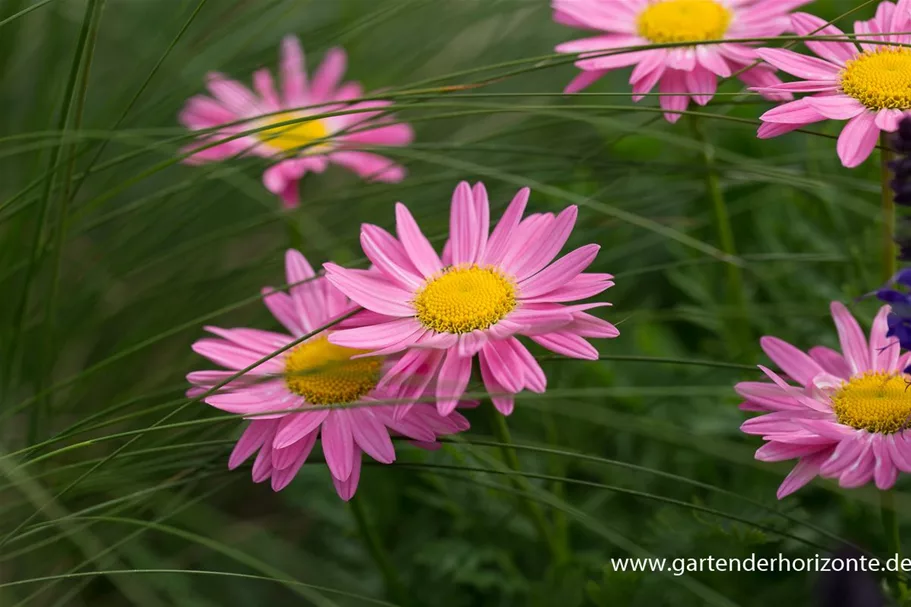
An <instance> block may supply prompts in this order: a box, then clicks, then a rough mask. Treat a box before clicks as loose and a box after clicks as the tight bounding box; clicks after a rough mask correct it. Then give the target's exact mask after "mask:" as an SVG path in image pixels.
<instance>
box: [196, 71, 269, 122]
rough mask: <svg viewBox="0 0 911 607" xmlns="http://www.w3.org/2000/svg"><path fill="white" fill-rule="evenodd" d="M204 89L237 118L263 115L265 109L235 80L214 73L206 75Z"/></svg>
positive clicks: (248, 90) (249, 91)
mask: <svg viewBox="0 0 911 607" xmlns="http://www.w3.org/2000/svg"><path fill="white" fill-rule="evenodd" d="M206 87H207V88H208V89H209V92H210V93H212V96H213V97H215V98H216V99H217V100H218V101H219V102H220V103H221V105H222V106H224V107H225V109H227V110H228V111H230V112H232V113H234V114H236V115H237V117H250V116H256V115H259V114H264V113H266V112H265V108H262V107H261V106H260V103H259V100H258V99H257V98H256V96H255V95H254V94H253V92H252V91H251V90H250V89H248V88H247V87H245V86H244V85H242V84H241V83H240V82H237V81H236V80H231V79H229V78H227V77H225V76H224V74H219V73H216V72H211V73H209V74H207V80H206Z"/></svg>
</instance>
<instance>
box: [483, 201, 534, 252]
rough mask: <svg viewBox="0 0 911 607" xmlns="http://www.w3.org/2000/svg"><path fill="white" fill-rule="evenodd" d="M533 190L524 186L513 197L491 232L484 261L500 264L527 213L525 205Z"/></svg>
mask: <svg viewBox="0 0 911 607" xmlns="http://www.w3.org/2000/svg"><path fill="white" fill-rule="evenodd" d="M530 194H531V190H529V189H528V188H522V189H520V190H519V191H518V192H516V195H515V196H514V197H513V199H512V201H511V202H510V203H509V206H508V207H507V208H506V211H504V213H503V216H502V217H501V218H500V221H498V222H497V225H496V227H495V228H494V229H493V232H491V234H490V238H489V239H488V240H487V250H486V251H485V253H484V260H483V261H484V263H489V264H498V263H500V261H501V260H502V258H503V255H504V254H505V253H506V251H507V250H508V246H509V244H510V241H511V240H512V234H513V232H514V231H515V230H516V228H517V227H518V225H519V222H520V221H521V220H522V214H523V213H525V205H526V204H527V203H528V197H529V195H530Z"/></svg>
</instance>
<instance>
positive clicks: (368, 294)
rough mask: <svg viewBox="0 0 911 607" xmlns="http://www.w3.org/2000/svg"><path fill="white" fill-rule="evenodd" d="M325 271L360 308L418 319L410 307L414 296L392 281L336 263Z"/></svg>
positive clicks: (336, 285) (331, 264)
mask: <svg viewBox="0 0 911 607" xmlns="http://www.w3.org/2000/svg"><path fill="white" fill-rule="evenodd" d="M323 267H324V268H325V270H326V277H327V278H328V279H329V282H331V283H332V284H333V285H334V286H335V287H336V288H337V289H338V290H339V291H341V292H342V293H344V294H345V295H347V296H348V297H350V298H351V299H352V300H353V301H354V302H356V303H357V304H358V305H360V306H363V307H364V308H367V309H368V310H372V311H373V312H376V313H378V314H385V315H387V316H394V317H410V316H413V315H414V308H413V307H412V306H411V305H410V304H409V303H407V302H409V301H410V300H411V299H412V294H411V293H409V292H408V291H405V290H404V289H402V288H400V287H397V286H395V285H393V283H392V282H390V281H388V280H383V279H381V278H378V277H377V275H376V274H375V273H370V272H368V271H366V270H349V269H345V268H343V267H341V266H337V265H335V264H334V263H326V264H324V265H323Z"/></svg>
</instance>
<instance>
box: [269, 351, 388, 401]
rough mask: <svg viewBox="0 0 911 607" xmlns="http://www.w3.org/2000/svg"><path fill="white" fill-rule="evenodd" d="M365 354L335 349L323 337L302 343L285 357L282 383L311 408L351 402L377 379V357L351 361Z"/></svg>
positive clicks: (379, 362)
mask: <svg viewBox="0 0 911 607" xmlns="http://www.w3.org/2000/svg"><path fill="white" fill-rule="evenodd" d="M366 352H367V351H366V350H356V349H354V348H345V347H343V346H336V345H335V344H331V343H329V340H328V338H326V337H317V338H316V339H311V340H310V341H305V342H304V343H302V344H301V345H299V346H297V347H296V348H294V349H293V350H291V352H290V353H289V354H288V355H287V356H286V357H285V383H287V385H288V389H289V390H291V391H292V392H294V393H295V394H299V395H300V396H303V397H304V398H305V399H306V401H307V403H308V404H311V405H340V404H344V403H352V402H355V401H357V400H358V399H359V398H361V397H362V396H364V395H365V394H367V393H368V392H370V391H371V390H373V389H374V388H375V387H376V384H377V382H378V381H379V380H380V369H381V367H382V365H383V359H382V358H381V357H377V356H370V357H364V358H355V359H352V358H351V357H352V356H356V355H358V354H365V353H366Z"/></svg>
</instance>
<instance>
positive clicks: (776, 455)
mask: <svg viewBox="0 0 911 607" xmlns="http://www.w3.org/2000/svg"><path fill="white" fill-rule="evenodd" d="M819 449H820V448H819V445H793V444H790V443H779V442H774V441H773V442H768V443H766V444H764V445H763V446H762V447H760V448H759V449H757V450H756V459H758V460H759V461H761V462H782V461H785V460H789V459H795V458H798V457H805V456H807V455H812V454H814V453H816V452H818V451H819Z"/></svg>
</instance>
